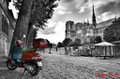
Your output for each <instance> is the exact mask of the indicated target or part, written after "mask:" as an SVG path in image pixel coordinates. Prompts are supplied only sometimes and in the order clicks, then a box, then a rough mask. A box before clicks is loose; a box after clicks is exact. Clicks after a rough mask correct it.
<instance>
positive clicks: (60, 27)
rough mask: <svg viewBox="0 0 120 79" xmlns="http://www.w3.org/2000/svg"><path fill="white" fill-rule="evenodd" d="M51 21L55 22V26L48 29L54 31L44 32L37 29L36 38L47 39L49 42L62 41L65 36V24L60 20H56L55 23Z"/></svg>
mask: <svg viewBox="0 0 120 79" xmlns="http://www.w3.org/2000/svg"><path fill="white" fill-rule="evenodd" d="M51 22H52V21H51ZM52 23H54V24H55V28H54V29H49V30H54V33H52V34H44V33H42V32H41V31H38V33H37V38H44V39H48V40H49V41H50V42H52V43H56V44H57V43H58V42H62V41H63V40H64V38H65V24H64V23H63V22H61V21H59V22H57V24H56V22H52ZM53 27H54V26H53Z"/></svg>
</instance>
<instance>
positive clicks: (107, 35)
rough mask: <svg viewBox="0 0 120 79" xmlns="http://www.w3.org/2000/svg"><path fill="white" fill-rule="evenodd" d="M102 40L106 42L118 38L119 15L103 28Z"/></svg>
mask: <svg viewBox="0 0 120 79" xmlns="http://www.w3.org/2000/svg"><path fill="white" fill-rule="evenodd" d="M104 40H105V41H108V42H113V41H119V40H120V17H119V18H118V19H116V20H115V21H114V22H113V23H112V24H111V25H110V26H109V27H108V28H106V29H105V31H104Z"/></svg>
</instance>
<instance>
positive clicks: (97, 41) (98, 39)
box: [94, 36, 102, 43]
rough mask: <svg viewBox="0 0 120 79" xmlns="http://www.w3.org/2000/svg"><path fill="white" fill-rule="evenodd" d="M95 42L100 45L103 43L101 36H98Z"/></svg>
mask: <svg viewBox="0 0 120 79" xmlns="http://www.w3.org/2000/svg"><path fill="white" fill-rule="evenodd" d="M94 41H95V43H100V42H102V39H101V37H100V36H96V37H95V39H94Z"/></svg>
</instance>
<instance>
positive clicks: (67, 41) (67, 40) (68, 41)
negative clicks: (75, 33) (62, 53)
mask: <svg viewBox="0 0 120 79" xmlns="http://www.w3.org/2000/svg"><path fill="white" fill-rule="evenodd" d="M70 42H72V40H71V39H70V38H65V39H64V40H63V45H64V46H65V47H66V46H68V44H69V43H70Z"/></svg>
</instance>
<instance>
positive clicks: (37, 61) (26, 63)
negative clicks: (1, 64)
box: [6, 39, 48, 76]
mask: <svg viewBox="0 0 120 79" xmlns="http://www.w3.org/2000/svg"><path fill="white" fill-rule="evenodd" d="M46 47H48V43H47V41H46V40H44V39H35V40H34V41H33V48H32V49H30V50H26V51H23V52H22V56H21V61H16V60H13V59H12V58H11V57H9V58H8V60H7V63H6V64H7V67H8V69H10V70H15V69H16V68H17V67H19V68H24V72H23V74H24V73H25V71H27V72H28V73H30V74H31V75H32V76H36V75H37V74H38V73H39V71H40V70H42V58H41V55H40V54H39V53H36V52H37V51H36V49H37V48H46ZM13 62H14V63H13ZM23 74H22V75H23Z"/></svg>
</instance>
